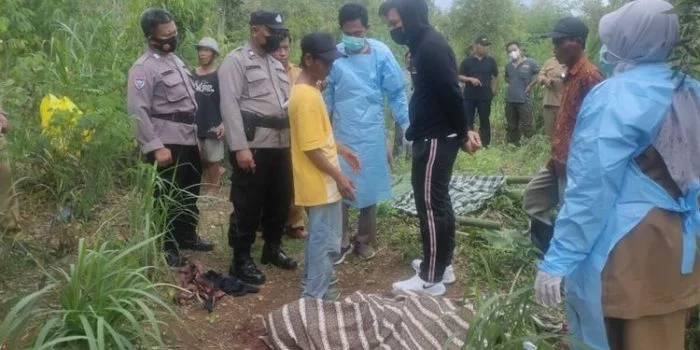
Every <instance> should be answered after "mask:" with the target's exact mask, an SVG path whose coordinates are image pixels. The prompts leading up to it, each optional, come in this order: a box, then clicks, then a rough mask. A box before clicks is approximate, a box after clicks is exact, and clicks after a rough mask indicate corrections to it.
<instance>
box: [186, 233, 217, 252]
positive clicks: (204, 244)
mask: <svg viewBox="0 0 700 350" xmlns="http://www.w3.org/2000/svg"><path fill="white" fill-rule="evenodd" d="M180 249H189V250H196V251H199V252H210V251H212V250H214V243H212V242H211V241H209V240H206V239H204V238H202V237H199V236H197V240H195V241H189V242H187V241H186V242H182V243H181V244H180Z"/></svg>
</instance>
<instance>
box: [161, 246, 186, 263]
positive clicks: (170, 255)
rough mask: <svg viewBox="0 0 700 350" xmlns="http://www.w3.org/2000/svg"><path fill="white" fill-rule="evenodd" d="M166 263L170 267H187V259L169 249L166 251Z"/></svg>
mask: <svg viewBox="0 0 700 350" xmlns="http://www.w3.org/2000/svg"><path fill="white" fill-rule="evenodd" d="M165 262H166V263H168V266H170V267H183V266H185V265H187V258H186V257H184V256H182V255H180V253H178V251H177V250H173V249H168V250H166V251H165Z"/></svg>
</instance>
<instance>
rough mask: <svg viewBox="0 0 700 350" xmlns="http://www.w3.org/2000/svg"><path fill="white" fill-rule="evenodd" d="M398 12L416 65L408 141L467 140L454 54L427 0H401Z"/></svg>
mask: <svg viewBox="0 0 700 350" xmlns="http://www.w3.org/2000/svg"><path fill="white" fill-rule="evenodd" d="M396 10H397V11H398V13H399V15H400V16H401V21H402V23H403V30H404V32H405V34H406V36H407V38H408V48H409V50H410V51H411V60H412V63H413V72H412V74H413V81H414V85H413V96H412V97H411V102H410V105H409V118H410V120H411V126H410V127H409V128H408V131H407V132H406V138H407V139H408V140H411V141H413V140H419V139H428V138H444V137H447V136H448V135H450V134H457V136H458V137H459V138H460V139H464V138H465V137H466V134H467V118H466V115H465V113H464V106H463V104H462V95H461V91H460V89H459V83H458V82H457V79H458V73H457V60H456V59H455V55H454V51H453V50H452V48H451V47H450V44H449V43H448V42H447V40H446V39H445V37H444V36H442V34H440V33H439V32H438V31H437V30H435V28H433V27H432V26H431V25H430V23H429V22H428V6H427V4H426V3H425V1H424V0H399V1H397V7H396Z"/></svg>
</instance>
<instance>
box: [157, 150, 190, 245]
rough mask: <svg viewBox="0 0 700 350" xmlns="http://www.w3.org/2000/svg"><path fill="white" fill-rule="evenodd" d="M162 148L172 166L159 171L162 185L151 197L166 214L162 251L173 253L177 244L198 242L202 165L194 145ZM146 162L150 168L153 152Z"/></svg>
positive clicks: (161, 168) (160, 168)
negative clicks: (166, 151) (170, 158)
mask: <svg viewBox="0 0 700 350" xmlns="http://www.w3.org/2000/svg"><path fill="white" fill-rule="evenodd" d="M165 148H167V149H169V150H170V153H171V154H172V159H173V163H172V164H171V165H170V166H167V167H159V168H158V175H159V177H160V178H161V179H162V180H163V182H162V186H160V187H158V188H156V191H155V193H154V196H155V197H156V198H158V199H162V200H163V201H164V203H165V208H166V211H167V214H166V220H167V222H166V228H165V239H164V243H163V248H164V249H166V250H168V249H169V250H174V249H177V247H178V245H179V244H182V243H185V242H188V243H189V242H196V241H197V222H198V219H199V210H198V209H197V197H198V196H199V187H200V183H201V179H202V162H201V159H200V157H199V148H198V147H197V146H196V145H195V146H186V145H165ZM146 160H147V161H148V162H149V163H151V164H153V163H154V162H155V152H150V153H148V154H147V155H146Z"/></svg>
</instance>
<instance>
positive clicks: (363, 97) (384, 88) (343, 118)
mask: <svg viewBox="0 0 700 350" xmlns="http://www.w3.org/2000/svg"><path fill="white" fill-rule="evenodd" d="M367 43H368V44H369V52H368V53H367V54H355V55H348V57H347V58H342V59H339V60H336V61H335V62H334V63H333V69H332V70H331V73H330V75H329V76H328V80H327V82H328V84H327V86H326V88H325V90H324V91H323V97H324V100H325V102H326V106H327V107H328V111H329V115H330V116H331V121H332V123H333V134H334V136H335V140H336V141H337V142H338V143H340V144H343V145H345V146H347V147H349V148H350V149H352V150H353V151H354V152H355V153H356V154H357V156H358V157H359V159H360V166H361V168H362V170H361V171H360V173H359V174H354V173H353V172H352V171H351V170H350V167H349V166H348V164H347V163H346V162H345V160H344V159H343V158H342V157H341V158H340V167H341V168H342V170H343V173H345V175H347V176H349V177H350V178H351V179H352V181H353V182H355V185H356V187H357V189H356V192H355V195H356V200H355V201H354V202H351V203H350V204H351V205H352V206H354V207H356V208H366V207H369V206H372V205H375V204H377V203H379V202H380V201H383V200H387V199H390V198H391V177H390V176H391V175H390V173H389V163H388V160H387V141H386V140H387V137H386V130H385V125H386V122H385V120H384V114H385V113H384V105H385V104H384V99H385V97H386V99H387V100H388V102H389V106H390V107H391V110H392V112H393V115H394V116H395V118H396V122H397V123H399V124H400V125H401V127H402V128H403V130H406V129H407V128H408V124H409V121H408V104H407V101H406V91H405V82H404V77H403V72H402V70H401V67H400V66H399V64H398V62H397V61H396V59H395V58H394V56H393V54H392V53H391V51H390V50H389V48H388V47H387V46H386V45H384V44H383V43H381V42H379V41H377V40H372V39H367ZM338 49H339V50H340V51H341V52H345V46H344V45H343V44H342V43H341V44H339V45H338Z"/></svg>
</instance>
